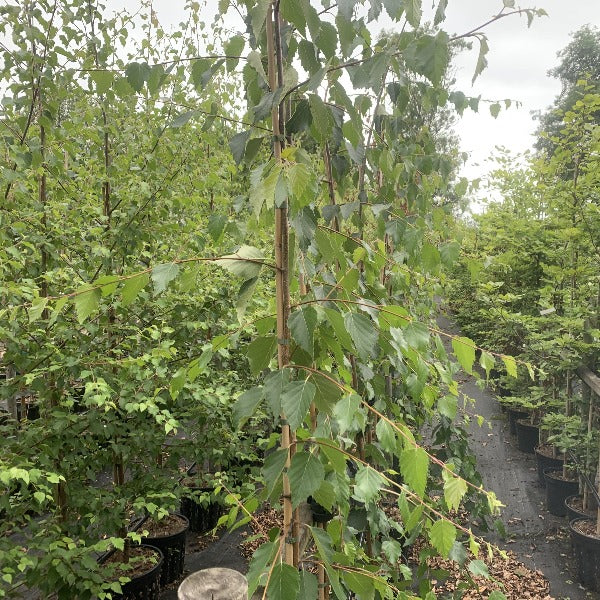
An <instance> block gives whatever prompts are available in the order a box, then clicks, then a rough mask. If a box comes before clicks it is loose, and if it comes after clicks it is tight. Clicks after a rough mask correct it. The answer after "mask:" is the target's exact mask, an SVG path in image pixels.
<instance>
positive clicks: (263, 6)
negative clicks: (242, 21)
mask: <svg viewBox="0 0 600 600" xmlns="http://www.w3.org/2000/svg"><path fill="white" fill-rule="evenodd" d="M253 4H254V3H253ZM270 5H271V0H257V2H256V4H254V6H253V7H252V8H251V9H250V10H249V11H248V14H249V16H250V23H251V25H252V33H253V34H254V37H255V38H257V39H258V38H259V37H260V32H261V30H262V28H263V26H264V24H265V21H266V19H267V12H268V11H269V6H270Z"/></svg>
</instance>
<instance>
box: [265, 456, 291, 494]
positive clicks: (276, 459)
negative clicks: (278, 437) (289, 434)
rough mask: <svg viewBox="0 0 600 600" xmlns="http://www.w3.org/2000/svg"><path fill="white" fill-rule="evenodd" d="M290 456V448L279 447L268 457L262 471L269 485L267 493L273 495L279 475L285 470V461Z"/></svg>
mask: <svg viewBox="0 0 600 600" xmlns="http://www.w3.org/2000/svg"><path fill="white" fill-rule="evenodd" d="M287 458H288V450H287V449H286V448H279V449H278V450H275V451H274V452H272V453H271V454H269V456H267V458H266V459H265V462H264V464H263V468H262V472H263V477H264V478H265V485H266V487H267V493H268V494H269V495H271V493H272V492H273V489H274V488H275V486H276V484H277V481H278V479H279V476H280V475H281V473H282V472H283V468H284V467H285V463H286V461H287Z"/></svg>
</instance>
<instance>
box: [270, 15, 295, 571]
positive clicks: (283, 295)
mask: <svg viewBox="0 0 600 600" xmlns="http://www.w3.org/2000/svg"><path fill="white" fill-rule="evenodd" d="M274 7H275V11H274V9H273V5H271V6H269V11H268V14H267V22H266V29H267V65H268V78H269V87H270V89H271V91H275V90H276V89H277V87H278V73H277V71H278V68H277V63H278V62H279V61H278V60H277V59H278V56H277V54H276V52H277V50H276V40H275V27H274V19H278V18H279V15H278V8H277V3H275V4H274ZM274 12H275V14H274ZM277 29H279V27H277ZM279 112H280V111H279V107H278V106H274V107H273V110H272V112H271V121H272V126H273V155H274V158H275V160H276V161H278V162H279V161H281V150H282V138H281V129H280V126H279V125H280V114H279ZM288 243H289V231H288V215H287V204H285V203H284V204H283V205H282V206H280V207H275V266H276V273H275V289H276V291H275V294H276V304H277V359H278V366H279V368H280V369H283V368H284V367H285V366H286V365H288V364H289V362H290V344H289V341H290V334H289V330H288V326H287V322H288V316H289V312H290V298H289V273H288V254H289V248H288ZM281 417H282V426H281V448H282V449H285V450H287V451H288V460H287V463H286V467H289V464H290V458H291V456H290V451H291V441H292V440H291V431H290V426H289V424H288V423H287V421H286V418H285V415H284V414H282V415H281ZM282 502H283V531H282V536H281V553H282V557H283V560H284V562H286V563H287V564H289V565H297V562H295V560H294V559H295V558H296V561H297V557H295V556H294V554H297V550H296V552H294V549H295V548H294V546H295V544H294V542H293V541H292V539H291V538H292V537H293V529H294V527H293V521H294V518H293V509H292V497H291V488H290V480H289V477H288V474H287V469H286V471H284V473H283V494H282ZM296 548H297V546H296Z"/></svg>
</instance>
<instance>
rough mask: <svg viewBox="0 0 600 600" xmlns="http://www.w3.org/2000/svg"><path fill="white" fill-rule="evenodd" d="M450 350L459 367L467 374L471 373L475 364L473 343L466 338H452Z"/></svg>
mask: <svg viewBox="0 0 600 600" xmlns="http://www.w3.org/2000/svg"><path fill="white" fill-rule="evenodd" d="M452 349H453V350H454V355H455V356H456V359H457V360H458V362H459V363H460V366H461V367H462V368H463V369H464V370H465V371H466V372H467V373H473V363H474V362H475V342H473V340H471V339H469V338H466V337H455V338H452Z"/></svg>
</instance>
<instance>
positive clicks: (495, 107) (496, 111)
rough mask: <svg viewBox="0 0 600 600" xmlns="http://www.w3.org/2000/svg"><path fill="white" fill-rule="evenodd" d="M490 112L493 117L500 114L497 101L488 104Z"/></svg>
mask: <svg viewBox="0 0 600 600" xmlns="http://www.w3.org/2000/svg"><path fill="white" fill-rule="evenodd" d="M490 114H491V115H492V117H494V119H496V118H497V117H498V115H499V114H500V104H498V102H494V104H490Z"/></svg>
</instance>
